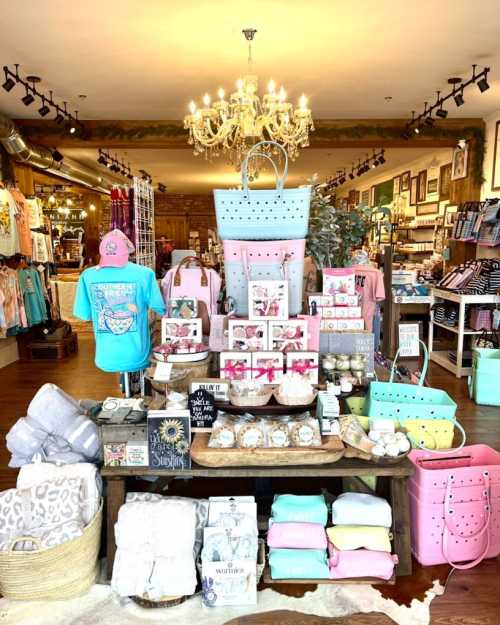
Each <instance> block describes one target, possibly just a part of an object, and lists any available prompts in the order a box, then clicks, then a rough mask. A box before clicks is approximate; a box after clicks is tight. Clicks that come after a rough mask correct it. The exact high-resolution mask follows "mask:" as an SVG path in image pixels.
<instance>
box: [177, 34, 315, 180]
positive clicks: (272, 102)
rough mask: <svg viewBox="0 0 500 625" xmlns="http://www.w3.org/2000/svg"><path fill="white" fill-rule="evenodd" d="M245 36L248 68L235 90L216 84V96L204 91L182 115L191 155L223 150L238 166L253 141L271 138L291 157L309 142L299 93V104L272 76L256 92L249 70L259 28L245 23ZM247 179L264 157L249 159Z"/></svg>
mask: <svg viewBox="0 0 500 625" xmlns="http://www.w3.org/2000/svg"><path fill="white" fill-rule="evenodd" d="M242 32H243V34H244V35H245V39H246V40H247V41H248V74H247V75H246V76H244V77H243V78H239V79H238V81H237V82H236V91H235V92H234V93H231V94H230V96H229V98H228V99H225V95H226V94H225V91H224V89H222V88H220V89H219V91H218V93H217V95H218V100H216V101H214V102H212V101H211V98H210V96H209V94H208V93H206V94H205V95H204V96H203V106H202V107H201V108H197V106H196V103H195V102H194V101H192V102H190V104H189V115H186V117H185V118H184V128H186V129H187V130H189V139H188V143H189V144H191V145H193V150H194V155H195V156H198V155H200V154H204V155H205V158H206V159H208V160H211V159H212V158H213V157H219V156H220V155H221V154H224V155H225V156H226V158H227V159H228V160H229V162H230V163H231V164H232V165H234V166H235V168H236V170H237V171H239V169H240V168H241V163H242V161H243V159H244V158H245V155H246V153H247V151H248V150H249V149H250V148H251V147H252V146H253V145H255V143H257V142H259V141H263V140H268V141H269V140H271V141H276V142H278V143H280V144H281V145H282V146H283V147H284V148H285V150H286V151H287V154H288V156H289V158H290V160H292V161H294V160H295V159H296V158H297V156H298V155H299V148H304V147H307V146H308V145H309V131H313V130H314V124H313V120H312V116H311V111H310V109H308V108H307V98H306V96H305V95H302V96H301V97H300V98H299V102H298V107H297V108H295V109H294V108H293V106H292V104H290V103H289V102H287V101H286V91H285V90H284V88H283V87H281V88H280V89H279V90H278V91H277V89H276V84H275V82H274V81H273V80H270V81H269V85H268V92H267V93H266V94H265V95H264V96H263V98H262V99H261V98H259V96H258V95H257V88H258V78H257V76H255V75H254V74H252V41H253V39H254V37H255V33H256V32H257V31H256V30H255V29H253V28H247V29H244V30H243V31H242ZM264 151H267V152H268V153H269V152H270V151H271V150H270V148H267V147H265V148H264ZM253 161H254V162H253V163H252V164H251V170H250V172H249V174H250V176H249V177H250V179H253V178H257V177H258V175H259V167H260V165H261V164H262V162H263V161H264V159H253Z"/></svg>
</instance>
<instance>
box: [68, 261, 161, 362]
mask: <svg viewBox="0 0 500 625" xmlns="http://www.w3.org/2000/svg"><path fill="white" fill-rule="evenodd" d="M149 308H151V309H152V310H154V311H155V312H157V313H158V314H164V313H165V304H164V303H163V299H162V296H161V293H160V289H159V288H158V284H157V282H156V278H155V274H154V272H153V271H152V270H151V269H149V268H148V267H143V266H142V265H136V264H135V263H127V264H126V265H125V266H124V267H91V268H90V269H86V270H85V271H84V272H83V273H82V275H81V276H80V280H79V282H78V287H77V291H76V298H75V306H74V310H73V314H74V315H75V317H79V318H80V319H84V320H85V321H90V320H92V324H93V326H94V334H95V340H96V356H95V363H96V365H97V366H98V367H99V369H102V370H103V371H107V372H115V371H123V372H125V371H138V370H139V369H144V368H145V367H146V366H147V365H148V364H149V355H150V351H151V337H150V334H149V325H148V309H149Z"/></svg>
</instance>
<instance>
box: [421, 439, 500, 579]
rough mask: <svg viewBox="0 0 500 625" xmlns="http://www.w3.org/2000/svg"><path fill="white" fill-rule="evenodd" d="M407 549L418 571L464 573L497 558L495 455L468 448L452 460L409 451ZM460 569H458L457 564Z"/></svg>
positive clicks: (499, 493)
mask: <svg viewBox="0 0 500 625" xmlns="http://www.w3.org/2000/svg"><path fill="white" fill-rule="evenodd" d="M409 458H410V460H411V461H412V462H413V463H414V465H415V468H416V470H415V475H414V476H413V477H412V478H410V480H409V495H410V509H411V547H412V551H413V554H414V556H415V557H416V559H417V560H418V561H419V562H420V563H421V564H423V565H433V564H442V563H446V562H448V563H449V564H451V565H452V566H454V567H456V568H458V569H469V568H472V567H473V566H475V565H476V564H479V563H480V562H481V561H482V560H483V559H484V558H494V557H495V556H498V555H499V554H500V453H498V452H497V451H495V450H494V449H492V448H491V447H488V446H487V445H469V446H467V447H464V448H463V449H460V450H459V451H457V452H456V453H455V454H454V455H453V456H450V455H446V456H441V457H440V456H439V455H438V454H436V452H434V453H428V452H425V451H419V450H414V451H412V452H411V453H410V456H409ZM457 563H459V564H457Z"/></svg>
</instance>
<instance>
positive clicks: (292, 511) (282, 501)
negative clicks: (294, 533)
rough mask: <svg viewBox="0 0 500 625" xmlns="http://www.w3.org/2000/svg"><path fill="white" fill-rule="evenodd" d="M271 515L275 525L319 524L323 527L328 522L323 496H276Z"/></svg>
mask: <svg viewBox="0 0 500 625" xmlns="http://www.w3.org/2000/svg"><path fill="white" fill-rule="evenodd" d="M271 515H272V519H273V521H274V522H275V523H288V522H292V523H319V524H320V525H323V526H325V525H326V524H327V521H328V509H327V507H326V503H325V498H324V497H323V495H277V496H276V497H275V498H274V502H273V505H272V508H271Z"/></svg>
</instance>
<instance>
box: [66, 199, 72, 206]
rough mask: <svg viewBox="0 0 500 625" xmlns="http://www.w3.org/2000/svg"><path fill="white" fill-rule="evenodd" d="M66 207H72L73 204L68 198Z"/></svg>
mask: <svg viewBox="0 0 500 625" xmlns="http://www.w3.org/2000/svg"><path fill="white" fill-rule="evenodd" d="M66 205H67V206H73V202H72V201H71V200H70V199H69V198H68V199H67V200H66Z"/></svg>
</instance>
